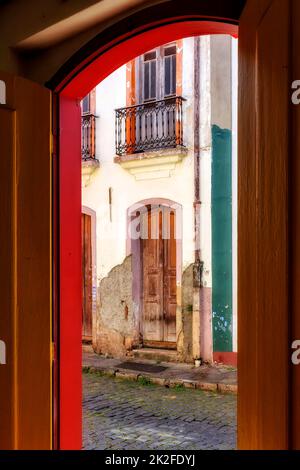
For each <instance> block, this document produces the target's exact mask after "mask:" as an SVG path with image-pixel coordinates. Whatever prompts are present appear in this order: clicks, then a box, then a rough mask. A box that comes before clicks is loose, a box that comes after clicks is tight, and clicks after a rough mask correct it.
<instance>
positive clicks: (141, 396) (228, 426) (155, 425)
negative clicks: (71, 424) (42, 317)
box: [83, 373, 236, 451]
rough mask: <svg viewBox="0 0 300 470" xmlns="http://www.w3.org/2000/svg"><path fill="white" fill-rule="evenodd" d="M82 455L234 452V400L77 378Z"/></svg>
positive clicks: (142, 383) (98, 376)
mask: <svg viewBox="0 0 300 470" xmlns="http://www.w3.org/2000/svg"><path fill="white" fill-rule="evenodd" d="M83 428H84V430H83V446H84V449H99V450H100V449H114V450H141V449H146V450H177V451H179V450H201V449H220V450H221V449H234V448H235V447H236V396H235V395H229V394H220V393H214V392H204V391H202V390H189V389H186V388H183V387H180V386H178V387H177V388H164V387H160V386H157V385H152V384H149V382H148V381H147V380H146V379H144V378H141V379H140V380H139V382H133V381H130V380H121V379H118V378H110V377H107V376H102V375H101V374H95V373H94V374H90V373H84V374H83Z"/></svg>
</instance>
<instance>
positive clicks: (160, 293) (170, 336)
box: [142, 207, 176, 347]
mask: <svg viewBox="0 0 300 470" xmlns="http://www.w3.org/2000/svg"><path fill="white" fill-rule="evenodd" d="M142 227H143V228H142V263H143V343H144V344H145V345H148V346H157V347H176V240H175V215H174V213H172V215H171V216H170V211H169V210H168V209H166V208H159V207H157V208H153V207H152V209H151V210H150V209H149V210H148V211H147V212H145V213H144V214H143V216H142Z"/></svg>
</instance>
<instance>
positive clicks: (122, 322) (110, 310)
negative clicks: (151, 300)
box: [93, 256, 138, 357]
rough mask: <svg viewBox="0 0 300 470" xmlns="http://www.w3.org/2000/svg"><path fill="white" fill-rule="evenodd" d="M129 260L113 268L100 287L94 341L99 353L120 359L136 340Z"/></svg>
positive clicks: (129, 258)
mask: <svg viewBox="0 0 300 470" xmlns="http://www.w3.org/2000/svg"><path fill="white" fill-rule="evenodd" d="M131 261H132V257H131V256H128V257H127V258H126V259H125V260H124V262H123V263H122V264H120V265H118V266H115V267H114V268H113V269H112V270H111V271H110V272H109V274H108V276H107V277H105V278H103V279H102V281H101V282H100V285H99V303H98V307H97V321H96V341H95V342H94V344H93V347H94V349H95V351H96V352H97V353H99V354H108V355H111V356H114V357H122V356H125V355H126V352H127V351H129V350H131V349H132V347H133V345H134V344H135V343H136V342H137V341H138V335H137V334H136V332H137V329H136V319H135V318H134V312H133V303H132V266H131Z"/></svg>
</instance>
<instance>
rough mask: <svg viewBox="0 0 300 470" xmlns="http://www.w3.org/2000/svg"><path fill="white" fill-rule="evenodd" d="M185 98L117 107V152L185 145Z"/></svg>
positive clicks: (177, 97)
mask: <svg viewBox="0 0 300 470" xmlns="http://www.w3.org/2000/svg"><path fill="white" fill-rule="evenodd" d="M183 101H185V100H184V98H182V97H181V96H176V97H172V98H166V99H164V100H159V101H151V102H149V103H143V104H139V105H137V106H129V107H126V108H119V109H116V154H117V155H119V156H122V155H127V154H133V153H141V152H147V151H151V150H159V149H163V148H175V147H177V146H184V144H183V109H182V108H183Z"/></svg>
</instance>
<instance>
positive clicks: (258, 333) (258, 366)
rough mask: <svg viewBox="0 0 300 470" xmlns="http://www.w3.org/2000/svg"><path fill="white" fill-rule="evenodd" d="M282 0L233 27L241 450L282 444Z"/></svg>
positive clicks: (258, 4)
mask: <svg viewBox="0 0 300 470" xmlns="http://www.w3.org/2000/svg"><path fill="white" fill-rule="evenodd" d="M289 4H290V2H289V1H287V0H273V1H270V0H266V1H261V0H249V1H248V2H247V5H246V7H245V10H244V12H243V15H242V18H241V23H240V32H239V209H238V210H239V213H238V216H239V221H238V224H239V226H238V233H239V247H238V251H239V253H238V277H239V291H238V315H239V321H238V324H239V335H238V354H239V356H238V366H239V373H238V374H239V377H238V383H239V394H238V446H239V448H240V449H286V448H288V445H289V444H288V439H289V436H288V426H289V417H288V385H287V384H288V381H289V379H288V374H289V357H288V352H289V345H288V337H289V334H288V328H289V309H288V287H287V281H288V245H287V243H288V225H287V220H288V218H287V212H288V123H289V118H288V103H289V88H290V87H289V76H288V74H289V15H290V11H289ZM249 293H250V294H249ZM278 371H280V373H278Z"/></svg>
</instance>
